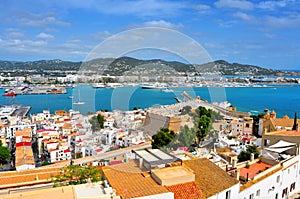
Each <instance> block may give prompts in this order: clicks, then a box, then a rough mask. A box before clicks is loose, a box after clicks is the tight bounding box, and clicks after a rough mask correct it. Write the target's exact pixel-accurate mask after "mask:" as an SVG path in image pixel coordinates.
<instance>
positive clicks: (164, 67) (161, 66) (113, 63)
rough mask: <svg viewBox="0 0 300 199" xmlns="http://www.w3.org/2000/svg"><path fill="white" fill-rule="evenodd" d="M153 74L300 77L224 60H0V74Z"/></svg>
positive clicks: (289, 72) (121, 58)
mask: <svg viewBox="0 0 300 199" xmlns="http://www.w3.org/2000/svg"><path fill="white" fill-rule="evenodd" d="M147 70H149V71H152V72H153V73H155V72H156V73H157V74H160V75H164V74H170V75H184V74H185V73H192V74H198V75H210V74H218V75H251V76H258V75H295V74H296V75H300V74H299V73H297V72H291V71H279V70H272V69H266V68H262V67H259V66H253V65H244V64H239V63H228V62H226V61H224V60H218V61H213V62H209V63H205V64H195V65H192V64H185V63H181V62H177V61H165V60H161V59H151V60H140V59H135V58H132V57H120V58H116V59H114V58H99V59H94V60H90V61H87V62H71V61H62V60H59V59H55V60H40V61H27V62H11V61H0V72H10V73H11V74H12V75H14V74H19V75H20V74H21V75H22V74H46V75H47V74H50V75H61V74H70V73H76V72H78V71H81V72H83V73H86V72H88V73H97V74H104V75H106V74H109V75H135V74H142V73H145V71H147Z"/></svg>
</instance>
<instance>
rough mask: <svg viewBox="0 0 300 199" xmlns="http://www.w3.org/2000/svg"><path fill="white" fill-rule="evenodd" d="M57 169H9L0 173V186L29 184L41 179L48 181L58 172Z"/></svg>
mask: <svg viewBox="0 0 300 199" xmlns="http://www.w3.org/2000/svg"><path fill="white" fill-rule="evenodd" d="M58 171H59V169H57V168H51V169H49V168H48V169H33V170H27V171H20V172H17V171H9V172H1V173H0V188H5V187H14V186H20V185H30V184H35V183H38V182H41V181H45V182H50V181H51V177H52V176H55V175H56V174H57V173H58Z"/></svg>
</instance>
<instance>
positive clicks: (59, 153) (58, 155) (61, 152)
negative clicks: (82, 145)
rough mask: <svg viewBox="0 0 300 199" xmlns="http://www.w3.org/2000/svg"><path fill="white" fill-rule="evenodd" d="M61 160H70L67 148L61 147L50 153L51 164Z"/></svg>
mask: <svg viewBox="0 0 300 199" xmlns="http://www.w3.org/2000/svg"><path fill="white" fill-rule="evenodd" d="M61 160H71V151H70V150H69V149H68V148H65V147H62V148H60V149H57V150H53V151H51V152H50V161H51V162H57V161H61Z"/></svg>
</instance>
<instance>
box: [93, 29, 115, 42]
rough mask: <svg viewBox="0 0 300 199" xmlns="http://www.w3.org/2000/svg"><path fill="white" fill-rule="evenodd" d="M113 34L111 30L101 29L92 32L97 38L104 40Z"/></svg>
mask: <svg viewBox="0 0 300 199" xmlns="http://www.w3.org/2000/svg"><path fill="white" fill-rule="evenodd" d="M111 35H112V34H111V33H110V32H109V31H101V32H96V33H93V34H91V37H92V38H93V39H95V40H98V41H99V40H104V39H106V38H108V37H109V36H111Z"/></svg>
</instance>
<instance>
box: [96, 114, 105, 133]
mask: <svg viewBox="0 0 300 199" xmlns="http://www.w3.org/2000/svg"><path fill="white" fill-rule="evenodd" d="M97 120H98V122H99V124H100V128H101V129H103V127H104V126H103V124H104V117H103V116H102V115H101V114H98V115H97Z"/></svg>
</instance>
